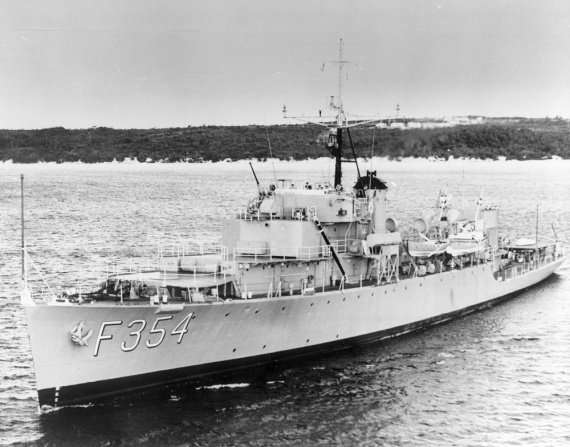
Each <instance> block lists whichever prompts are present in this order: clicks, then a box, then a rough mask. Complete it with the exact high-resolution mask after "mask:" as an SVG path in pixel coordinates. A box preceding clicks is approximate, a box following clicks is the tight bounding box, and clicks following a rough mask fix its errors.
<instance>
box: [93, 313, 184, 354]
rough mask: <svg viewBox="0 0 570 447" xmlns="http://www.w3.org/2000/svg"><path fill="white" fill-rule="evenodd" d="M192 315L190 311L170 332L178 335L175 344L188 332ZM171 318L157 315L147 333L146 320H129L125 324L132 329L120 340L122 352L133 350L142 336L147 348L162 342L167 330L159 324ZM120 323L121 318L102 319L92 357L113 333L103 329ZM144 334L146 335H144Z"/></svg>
mask: <svg viewBox="0 0 570 447" xmlns="http://www.w3.org/2000/svg"><path fill="white" fill-rule="evenodd" d="M193 317H194V313H193V312H190V313H189V314H188V315H186V316H185V317H184V318H183V319H182V321H181V322H180V323H178V325H177V326H176V327H175V328H174V329H172V331H171V332H170V336H172V337H176V336H178V337H177V339H176V343H177V344H180V343H182V340H183V338H184V335H185V334H186V333H187V332H188V324H189V323H190V320H192V318H193ZM172 318H173V316H172V315H168V316H163V317H157V318H156V320H154V323H153V324H152V325H151V326H150V330H149V331H148V333H147V332H146V331H145V329H146V328H147V326H149V325H147V321H146V320H142V319H141V320H134V321H131V322H130V323H129V324H128V325H127V327H128V328H129V329H133V330H132V331H131V333H130V334H129V338H128V339H127V340H122V341H121V350H122V351H123V352H130V351H134V350H135V349H136V348H137V347H138V346H139V344H140V342H141V340H142V339H143V338H146V340H145V342H144V345H145V346H146V347H147V348H151V349H152V348H157V347H158V346H160V345H161V344H162V342H163V341H164V339H165V337H166V334H167V330H166V329H165V328H164V327H161V325H163V324H165V322H166V321H169V320H172ZM122 324H123V322H122V321H121V320H116V321H104V322H103V323H101V327H100V328H99V333H98V334H97V340H96V341H95V350H94V352H93V356H94V357H97V356H98V355H99V349H100V347H101V342H103V341H105V340H112V339H113V335H112V334H110V333H105V331H106V330H108V328H109V327H110V326H121V325H122ZM144 335H146V337H144Z"/></svg>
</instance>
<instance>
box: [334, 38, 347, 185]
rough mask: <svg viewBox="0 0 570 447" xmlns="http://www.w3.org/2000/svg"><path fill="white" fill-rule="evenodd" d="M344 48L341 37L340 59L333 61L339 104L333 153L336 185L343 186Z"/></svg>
mask: <svg viewBox="0 0 570 447" xmlns="http://www.w3.org/2000/svg"><path fill="white" fill-rule="evenodd" d="M342 49H343V42H342V39H340V44H339V50H338V61H333V62H334V63H336V64H338V105H337V106H336V107H335V109H336V111H337V116H336V126H337V128H336V147H335V148H334V153H333V154H332V155H333V156H334V158H335V167H334V187H335V188H336V187H337V186H342V185H341V183H342V167H341V165H342V126H343V124H344V120H345V119H344V107H343V105H342V69H343V67H344V64H346V63H348V61H345V60H343V59H342Z"/></svg>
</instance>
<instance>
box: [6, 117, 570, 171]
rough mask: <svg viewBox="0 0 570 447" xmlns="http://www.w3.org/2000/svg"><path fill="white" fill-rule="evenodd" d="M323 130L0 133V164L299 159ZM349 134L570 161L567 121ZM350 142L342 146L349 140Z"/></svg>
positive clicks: (386, 148)
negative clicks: (132, 160) (10, 161)
mask: <svg viewBox="0 0 570 447" xmlns="http://www.w3.org/2000/svg"><path fill="white" fill-rule="evenodd" d="M322 129H323V128H322V127H318V126H313V125H282V126H267V127H266V126H254V125H252V126H201V127H187V128H170V129H144V130H140V129H126V130H121V129H111V128H108V127H93V128H90V129H78V130H68V129H64V128H63V127H55V128H51V129H41V130H0V160H2V161H6V160H13V162H14V163H36V162H41V161H44V162H58V163H61V162H72V161H79V160H81V161H82V162H84V163H96V162H106V161H113V159H116V160H117V161H123V160H124V159H125V158H130V159H135V158H136V159H138V160H139V161H141V162H144V161H146V160H147V159H150V160H152V161H153V162H156V161H160V160H162V161H164V162H176V161H185V160H187V161H190V162H200V161H209V160H211V161H220V160H225V159H228V158H231V159H232V160H234V161H235V160H239V159H258V160H265V159H267V158H268V157H270V153H269V145H268V138H269V141H270V142H271V147H272V151H273V156H274V157H276V158H280V159H287V160H288V159H295V160H304V159H308V158H317V157H323V156H328V155H329V154H328V152H327V151H326V149H324V147H323V145H322V144H321V143H317V142H316V138H317V136H318V134H319V133H320V132H321V130H322ZM351 137H352V141H353V144H354V148H355V151H356V154H357V156H359V157H369V156H370V154H371V148H372V139H373V137H374V155H375V156H387V157H390V158H393V159H398V158H400V157H436V158H444V159H447V158H449V156H453V157H455V158H459V157H472V158H482V159H486V158H489V159H497V158H498V157H499V156H504V157H506V158H507V159H517V160H536V159H542V158H551V157H552V156H554V155H556V156H560V157H562V158H566V159H568V158H570V128H569V124H568V121H567V120H563V119H560V118H556V119H526V118H516V119H515V118H504V119H496V118H495V119H488V120H487V121H486V123H485V124H477V125H463V126H455V127H449V128H439V129H409V130H398V129H395V130H385V129H374V127H371V126H370V127H365V128H353V129H352V130H351ZM347 143H348V141H347Z"/></svg>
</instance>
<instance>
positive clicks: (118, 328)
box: [25, 258, 564, 405]
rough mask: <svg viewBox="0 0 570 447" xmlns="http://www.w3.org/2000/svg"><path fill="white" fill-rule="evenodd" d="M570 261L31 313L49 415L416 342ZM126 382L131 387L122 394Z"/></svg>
mask: <svg viewBox="0 0 570 447" xmlns="http://www.w3.org/2000/svg"><path fill="white" fill-rule="evenodd" d="M563 261H564V258H559V259H557V260H555V261H553V262H550V263H549V264H546V265H544V266H543V267H541V268H539V269H536V270H531V271H529V272H528V273H526V274H523V275H519V276H517V277H515V278H512V279H508V280H506V281H498V280H497V279H495V277H494V276H493V270H492V265H491V263H485V264H481V265H477V266H474V267H466V268H464V269H463V270H451V271H447V272H444V273H440V274H435V275H427V276H424V277H417V278H413V279H406V280H402V281H400V282H399V283H393V284H387V285H383V286H372V287H370V286H369V287H362V288H351V289H346V290H344V291H331V292H325V293H318V292H317V293H316V294H315V295H312V296H302V295H296V296H287V297H280V298H264V299H253V300H233V301H225V302H223V301H219V302H213V303H187V304H184V305H183V306H182V305H178V307H175V308H173V309H171V310H168V309H162V311H161V308H160V307H159V306H152V305H126V304H125V305H117V304H111V305H109V304H99V303H97V304H84V305H77V304H74V305H69V306H53V305H35V306H26V307H25V309H26V315H27V319H28V328H29V333H30V340H31V347H32V353H33V358H34V366H35V371H36V380H37V388H38V390H39V395H40V405H44V404H49V405H58V404H68V403H74V402H86V401H90V400H92V399H93V398H96V397H100V396H103V395H109V394H119V393H121V392H125V391H128V390H132V389H137V388H144V387H148V386H152V385H154V384H157V383H166V382H169V381H173V380H180V379H185V378H192V377H195V376H198V375H205V374H212V373H216V372H220V370H222V369H235V367H238V365H239V367H244V366H248V365H252V364H258V363H264V362H267V361H272V360H273V359H279V358H287V353H291V356H293V353H295V354H294V355H303V353H305V354H308V353H310V352H314V351H315V350H319V346H322V347H323V349H322V350H332V349H335V345H343V346H347V345H350V344H353V343H355V342H357V340H360V341H362V340H364V341H366V339H367V336H370V337H369V340H370V341H372V340H375V339H376V340H377V339H380V338H383V337H386V336H393V335H397V334H398V333H403V332H408V331H410V330H414V329H417V328H419V327H422V326H425V325H428V324H433V323H436V322H441V321H442V320H444V319H449V318H450V316H455V315H460V314H462V313H464V312H463V310H465V311H468V310H475V309H476V308H478V307H481V306H482V305H484V304H485V303H486V302H489V301H493V300H497V299H498V298H500V297H505V296H507V295H509V294H512V293H514V292H516V291H519V290H521V289H524V288H526V287H529V286H532V285H533V284H536V283H538V282H540V281H542V280H543V279H545V278H547V277H548V276H549V275H551V274H552V273H553V272H554V271H555V270H556V269H557V268H558V267H559V266H560V264H561V263H562V262H563ZM189 314H192V316H193V318H191V317H188V315H189ZM184 318H187V320H186V322H188V324H187V326H186V325H185V324H184ZM82 321H84V322H85V323H84V327H85V332H86V331H88V330H90V329H92V330H93V334H92V336H91V337H90V338H89V339H88V340H87V345H86V346H78V345H77V344H74V343H72V342H71V341H70V331H71V330H72V329H73V328H74V327H76V326H77V325H78V324H80V322H82ZM143 322H144V323H143ZM103 323H107V324H106V325H104V324H103ZM129 325H130V327H129ZM143 326H144V327H143ZM185 329H187V332H185ZM374 334H376V335H377V336H374ZM159 342H160V343H159ZM147 345H148V346H147ZM155 345H156V346H155ZM134 346H136V347H134ZM149 346H150V347H149ZM153 346H154V347H153ZM173 371H178V372H181V374H182V375H180V374H178V375H173V374H172V372H173ZM136 377H146V379H145V380H143V381H141V382H140V385H139V384H137V383H138V382H137V381H136V380H133V382H132V384H131V385H129V384H128V383H126V382H125V380H126V381H128V380H129V378H136ZM117 380H119V381H120V380H123V382H121V383H120V384H116V385H115V384H113V381H117ZM105 383H106V384H108V385H105V386H103V385H102V386H101V387H99V386H98V384H105ZM66 389H69V390H72V392H70V393H67V394H66Z"/></svg>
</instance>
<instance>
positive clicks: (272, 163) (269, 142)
mask: <svg viewBox="0 0 570 447" xmlns="http://www.w3.org/2000/svg"><path fill="white" fill-rule="evenodd" d="M265 134H266V135H267V143H268V144H269V156H270V157H271V165H272V166H273V178H274V179H275V187H277V174H275V159H274V158H273V151H272V150H271V140H270V139H269V132H268V130H267V125H265Z"/></svg>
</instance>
